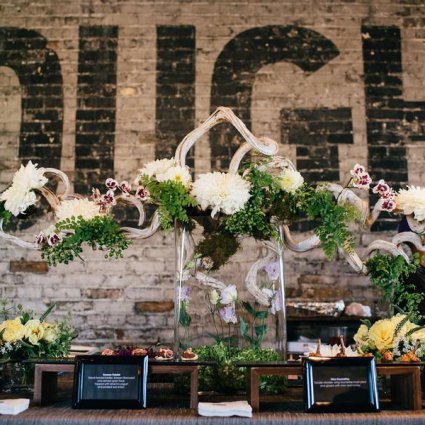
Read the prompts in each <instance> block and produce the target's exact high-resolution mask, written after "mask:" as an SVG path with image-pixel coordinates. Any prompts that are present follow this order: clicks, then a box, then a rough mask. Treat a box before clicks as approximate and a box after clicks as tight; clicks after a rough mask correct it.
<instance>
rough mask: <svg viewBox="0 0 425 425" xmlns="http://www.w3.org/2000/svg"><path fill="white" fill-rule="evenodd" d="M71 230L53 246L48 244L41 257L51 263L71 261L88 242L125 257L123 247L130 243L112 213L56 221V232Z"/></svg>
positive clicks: (109, 256)
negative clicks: (86, 218)
mask: <svg viewBox="0 0 425 425" xmlns="http://www.w3.org/2000/svg"><path fill="white" fill-rule="evenodd" d="M61 231H63V232H65V233H67V234H68V233H69V236H66V237H64V238H63V239H62V241H61V242H59V243H58V244H56V245H54V246H48V245H47V244H45V245H44V246H43V248H42V257H43V258H44V259H45V260H46V261H47V262H48V264H49V265H50V266H56V265H57V264H59V263H65V264H68V263H69V262H70V261H72V260H74V259H75V257H78V256H79V255H80V254H81V252H82V251H83V247H82V245H83V244H84V243H87V244H89V245H90V246H91V247H92V248H93V249H100V250H103V251H106V254H105V258H116V259H118V258H122V257H123V253H122V252H123V251H124V250H125V249H127V248H128V247H129V245H130V241H128V240H127V239H126V238H125V236H124V234H123V233H122V232H121V229H120V227H119V225H118V224H117V223H115V221H114V220H113V219H112V218H111V217H109V216H97V217H94V218H93V219H91V220H85V219H83V218H82V217H78V218H76V217H72V218H68V219H66V220H63V221H60V222H58V223H56V232H57V233H58V234H59V233H60V232H61Z"/></svg>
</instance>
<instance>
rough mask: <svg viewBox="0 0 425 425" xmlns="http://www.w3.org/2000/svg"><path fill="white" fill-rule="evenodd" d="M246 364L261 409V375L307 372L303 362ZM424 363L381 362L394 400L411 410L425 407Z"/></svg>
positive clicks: (250, 390)
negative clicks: (424, 403) (424, 390)
mask: <svg viewBox="0 0 425 425" xmlns="http://www.w3.org/2000/svg"><path fill="white" fill-rule="evenodd" d="M238 366H240V367H246V368H247V369H248V373H247V396H248V402H249V404H250V405H251V406H252V410H253V411H254V412H258V411H259V410H260V376H267V375H269V376H270V375H271V376H289V375H298V376H301V377H302V376H303V373H304V371H303V367H302V365H301V364H300V363H299V362H273V363H271V362H265V363H261V362H258V363H238ZM422 366H423V364H421V363H377V365H376V370H377V373H378V375H384V376H385V375H387V376H390V377H391V400H392V401H393V402H396V403H399V404H400V405H401V406H402V407H404V408H406V409H408V410H421V409H422V392H421V367H422Z"/></svg>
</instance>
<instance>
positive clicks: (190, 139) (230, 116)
mask: <svg viewBox="0 0 425 425" xmlns="http://www.w3.org/2000/svg"><path fill="white" fill-rule="evenodd" d="M222 122H229V123H230V124H232V125H233V126H234V127H235V128H236V130H238V132H239V133H240V135H241V136H242V137H243V138H244V140H245V141H246V142H247V143H248V144H243V145H242V146H241V147H240V148H239V149H238V150H237V151H236V153H235V155H234V156H233V158H232V160H231V164H232V165H231V167H230V169H229V172H231V173H236V172H237V169H238V167H239V164H240V161H241V160H242V158H243V157H244V156H245V155H246V154H247V153H248V152H249V151H250V150H251V149H252V148H254V149H256V150H257V151H259V152H261V153H262V154H264V155H275V154H276V153H277V152H278V149H279V146H278V144H277V143H276V142H275V141H274V140H272V139H269V138H265V137H264V138H262V139H259V138H257V137H255V136H254V135H253V134H252V133H251V132H250V131H249V130H248V128H247V127H246V125H245V124H244V123H243V122H242V121H241V120H240V119H239V118H238V117H237V116H236V115H235V114H234V113H233V111H232V110H231V109H229V108H225V107H222V106H221V107H219V108H217V109H216V110H215V111H214V112H213V113H212V114H211V115H210V116H209V117H208V118H207V119H206V120H205V121H204V122H203V123H202V124H201V125H200V126H199V127H197V128H195V130H193V131H191V132H190V133H189V134H188V135H187V136H186V137H185V138H184V139H183V140H182V141H181V142H180V144H179V145H178V147H177V149H176V154H175V159H176V163H177V165H180V166H184V165H185V164H186V156H187V153H188V152H189V150H190V149H191V148H192V146H193V145H194V144H195V143H196V142H197V141H198V140H199V139H201V138H202V136H204V134H206V133H207V132H208V131H209V130H211V128H213V127H215V126H216V125H217V124H220V123H222Z"/></svg>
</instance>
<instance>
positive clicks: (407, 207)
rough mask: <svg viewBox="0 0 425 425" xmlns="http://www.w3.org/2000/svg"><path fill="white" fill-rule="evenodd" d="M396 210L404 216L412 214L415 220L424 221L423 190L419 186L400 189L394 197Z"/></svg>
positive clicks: (424, 201) (424, 203) (424, 200)
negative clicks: (400, 211)
mask: <svg viewBox="0 0 425 425" xmlns="http://www.w3.org/2000/svg"><path fill="white" fill-rule="evenodd" d="M396 201H397V208H398V209H399V210H402V211H403V213H404V214H405V215H410V214H413V215H414V217H415V220H417V221H424V220H425V188H423V187H419V186H407V189H401V190H400V191H399V192H398V194H397V197H396Z"/></svg>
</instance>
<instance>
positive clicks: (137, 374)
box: [72, 356, 148, 409]
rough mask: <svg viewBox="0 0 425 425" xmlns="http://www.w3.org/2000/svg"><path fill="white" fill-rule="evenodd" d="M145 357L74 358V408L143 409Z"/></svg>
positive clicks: (145, 371) (144, 402) (146, 372)
mask: <svg viewBox="0 0 425 425" xmlns="http://www.w3.org/2000/svg"><path fill="white" fill-rule="evenodd" d="M147 375H148V357H147V356H77V357H76V358H75V371H74V392H73V398H72V407H73V408H74V409H90V408H94V409H143V408H145V407H146V391H147V389H146V385H147Z"/></svg>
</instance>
